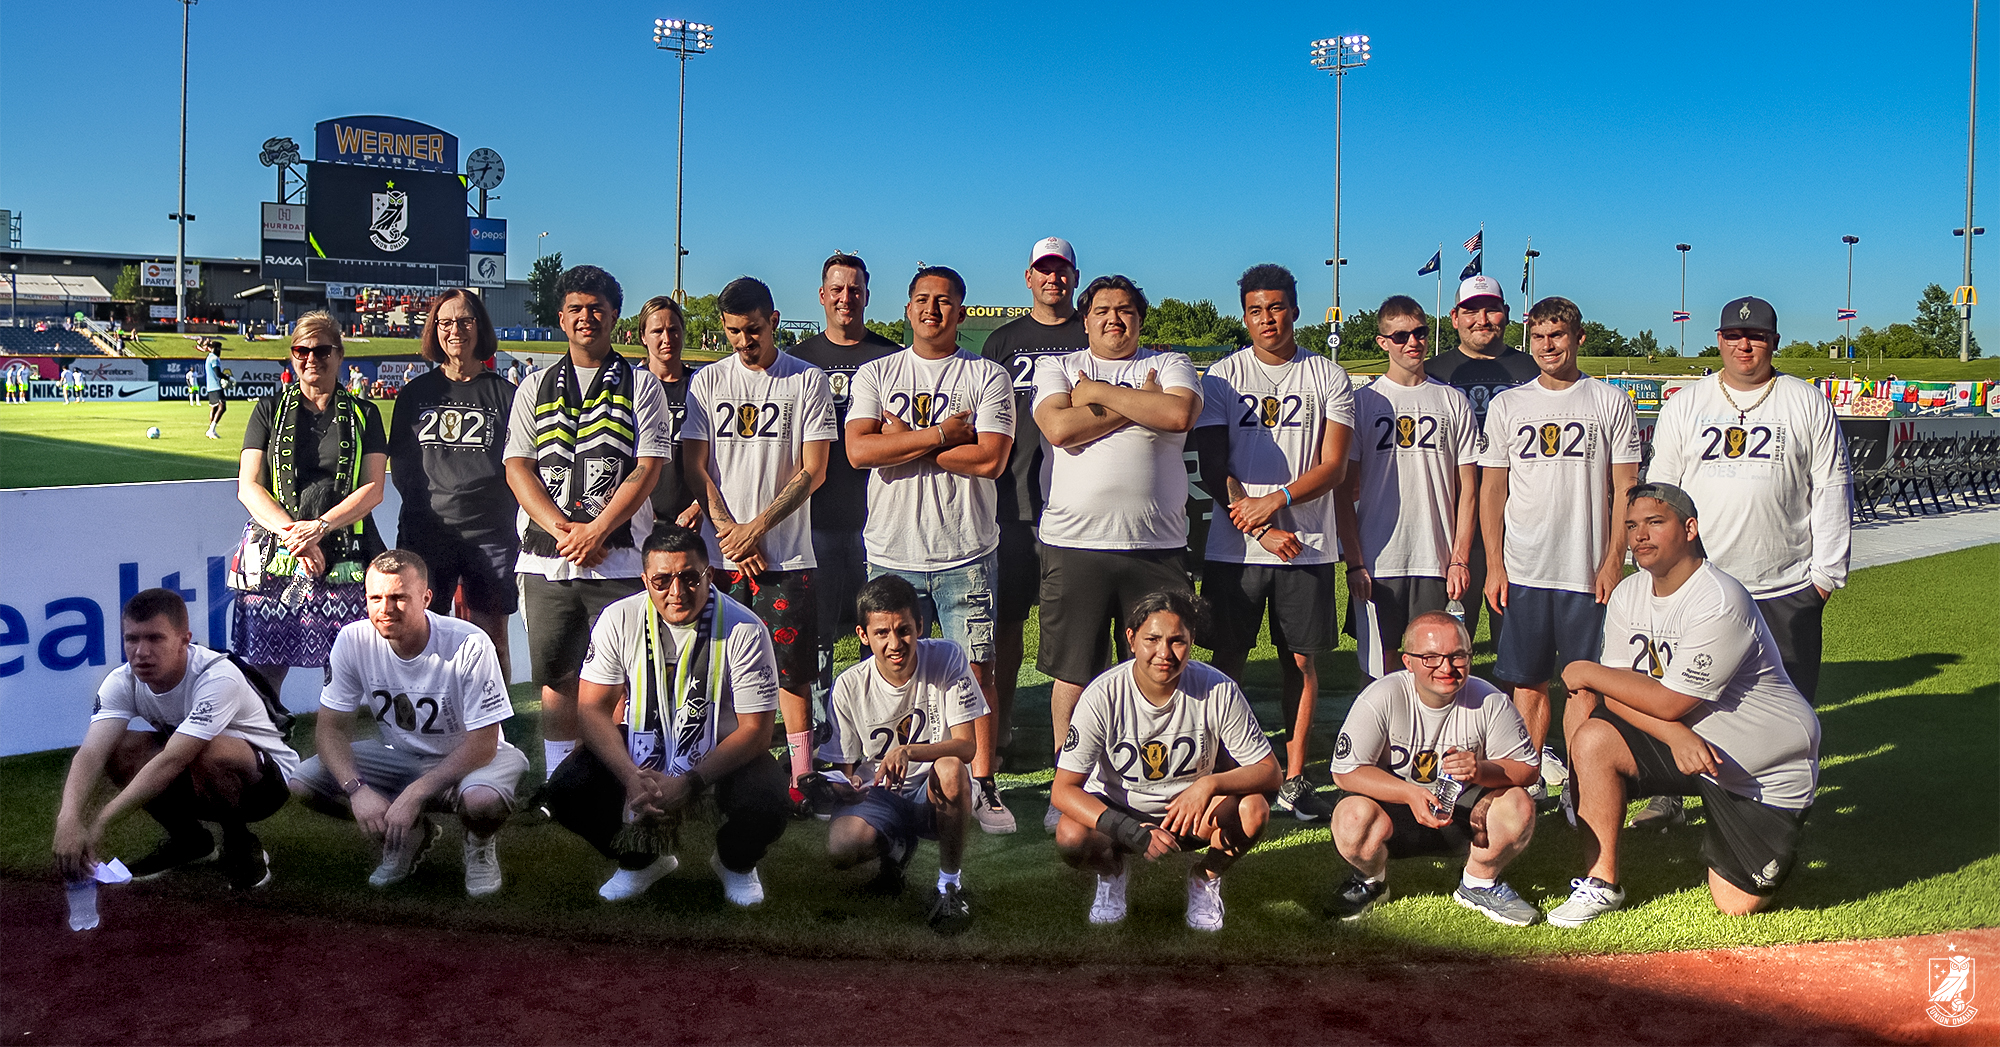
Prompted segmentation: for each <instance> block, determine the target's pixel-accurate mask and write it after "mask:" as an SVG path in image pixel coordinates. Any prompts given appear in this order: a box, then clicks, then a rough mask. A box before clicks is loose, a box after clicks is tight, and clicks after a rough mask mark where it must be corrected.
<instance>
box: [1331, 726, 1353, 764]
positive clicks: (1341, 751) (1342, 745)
mask: <svg viewBox="0 0 2000 1047" xmlns="http://www.w3.org/2000/svg"><path fill="white" fill-rule="evenodd" d="M1353 751H1354V742H1353V740H1352V739H1350V738H1348V737H1347V732H1346V731H1342V732H1340V737H1338V738H1335V739H1334V740H1333V755H1335V756H1337V757H1339V758H1340V759H1343V760H1345V759H1347V755H1348V754H1349V753H1351V752H1353Z"/></svg>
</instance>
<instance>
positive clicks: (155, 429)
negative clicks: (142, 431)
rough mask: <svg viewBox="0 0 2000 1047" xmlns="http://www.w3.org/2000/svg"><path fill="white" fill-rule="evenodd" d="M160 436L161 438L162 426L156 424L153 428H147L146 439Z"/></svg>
mask: <svg viewBox="0 0 2000 1047" xmlns="http://www.w3.org/2000/svg"><path fill="white" fill-rule="evenodd" d="M159 438H160V427H159V426H157V425H156V426H154V427H152V428H151V429H148V430H146V439H148V440H157V439H159Z"/></svg>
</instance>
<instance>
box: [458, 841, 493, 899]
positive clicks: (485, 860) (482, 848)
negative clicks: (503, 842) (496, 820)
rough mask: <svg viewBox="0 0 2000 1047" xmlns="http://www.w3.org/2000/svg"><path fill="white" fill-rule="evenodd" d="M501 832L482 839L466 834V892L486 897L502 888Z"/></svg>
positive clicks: (473, 896) (474, 896)
mask: <svg viewBox="0 0 2000 1047" xmlns="http://www.w3.org/2000/svg"><path fill="white" fill-rule="evenodd" d="M499 836H500V834H499V833H494V834H492V835H491V836H488V837H487V838H486V839H484V840H482V839H480V838H478V837H476V836H474V835H472V834H471V833H466V834H465V893H466V895H467V896H468V897H472V898H484V897H486V896H487V895H489V894H494V893H497V892H498V891H499V890H500V854H499V847H498V846H497V844H498V841H499Z"/></svg>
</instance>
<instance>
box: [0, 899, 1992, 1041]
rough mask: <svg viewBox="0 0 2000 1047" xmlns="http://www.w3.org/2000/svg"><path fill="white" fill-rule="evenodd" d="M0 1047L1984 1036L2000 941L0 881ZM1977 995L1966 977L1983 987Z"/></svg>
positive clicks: (1983, 934) (1988, 1036) (1988, 1031)
mask: <svg viewBox="0 0 2000 1047" xmlns="http://www.w3.org/2000/svg"><path fill="white" fill-rule="evenodd" d="M0 928H4V933H5V941H6V948H5V949H4V950H0V985H4V987H5V988H4V990H0V1045H11V1044H56V1043H103V1044H119V1045H128V1044H150V1043H160V1044H268V1043H330V1044H349V1043H353V1044H373V1043H385V1044H406V1043H407V1044H457V1043H468V1044H470V1043H506V1044H513V1043H523V1044H529V1043H672V1044H681V1043H759V1044H762V1043H770V1044H793V1043H798V1044H813V1043H828V1044H902V1043H912V1044H921V1043H970V1044H981V1045H1000V1044H1037V1043H1137V1044H1154V1043H1158V1044H1236V1043H1243V1044H1290V1043H1327V1042H1341V1043H1466V1042H1480V1043H1802V1044H1804V1043H1841V1044H1847V1043H1884V1042H1888V1043H1953V1044H1961V1043H1962V1044H1974V1043H1979V1044H1990V1043H1995V1042H2000V991H1992V992H1989V993H1987V994H1986V998H1985V999H1983V1000H1982V999H1980V998H1979V996H1978V994H1977V989H1976V987H1975V990H1974V992H1975V995H1974V996H1973V998H1972V1001H1971V1002H1972V1003H1973V1005H1974V1006H1976V1007H1978V1008H1979V1012H1980V1013H1979V1014H1978V1016H1977V1017H1975V1018H1974V1019H1973V1020H1972V1021H1971V1022H1970V1023H1969V1024H1966V1025H1964V1026H1962V1027H1960V1028H1956V1029H1947V1028H1943V1027H1940V1026H1939V1025H1937V1024H1936V1023H1934V1022H1932V1021H1931V1020H1930V1019H1929V1018H1928V1017H1926V1016H1925V1013H1924V1010H1925V1007H1926V1006H1927V1004H1928V998H1927V997H1928V991H1929V985H1928V973H1927V972H1928V969H1929V963H1928V961H1929V959H1930V958H1932V957H1947V956H1951V955H1954V954H1958V955H1970V956H1972V957H1974V962H1975V978H1976V977H1977V974H1978V973H1980V972H1978V970H1977V968H1978V967H1980V966H1984V967H1986V971H1985V972H1984V973H1986V974H1988V975H1989V976H2000V930H1994V929H1989V930H1980V931H1971V932H1965V933H1959V934H1946V935H1932V936H1928V937H1922V938H1904V939H1894V940H1888V941H1876V942H1843V943H1835V944H1827V945H1805V946H1793V947H1787V948H1771V949H1740V950H1710V951H1703V952H1685V953H1656V954H1651V955H1644V956H1613V957H1588V958H1570V959H1550V960H1534V961H1499V960H1474V961H1463V962H1445V963H1427V964H1404V965H1374V966H1327V967H1319V968H1311V969H1304V968H1277V967H1172V968H1165V967H1140V966H1133V967H1118V966H1095V965H1093V966H1082V967H1074V968H1061V967H1011V966H999V965H991V964H975V963H967V964H963V965H936V964H917V963H882V962H859V961H855V962H839V961H833V962H828V961H817V960H797V959H789V958H785V957H777V956H768V955H761V954H753V953H736V952H711V951H683V952H675V953H667V954H663V953H661V952H660V951H659V950H657V949H640V948H636V947H630V946H621V945H604V944H577V943H568V942H560V941H550V940H546V939H539V938H527V937H520V936H510V935H499V934H486V933H468V932H454V931H447V930H436V929H430V928H413V927H381V926H364V925H354V924H345V923H335V922H333V921H329V920H325V919H320V918H316V917H311V916H303V915H288V914H277V913H272V912H268V911H264V910H260V909H256V908H250V907H242V906H236V905H231V904H230V903H229V902H228V900H227V899H226V898H220V897H218V898H216V899H215V900H213V901H212V902H206V901H204V902H196V901H190V900H183V899H175V898H168V897H162V896H159V895H155V894H151V893H149V892H146V891H144V890H125V891H122V892H121V894H120V896H119V897H118V898H117V899H116V905H115V908H114V907H109V906H108V907H107V922H106V924H105V926H103V927H101V928H99V929H97V930H94V931H90V932H86V933H82V934H75V933H71V932H70V931H69V930H68V929H67V925H66V924H65V923H64V922H63V908H62V899H61V897H60V896H59V892H57V891H53V890H50V889H49V887H48V885H47V884H46V883H42V882H33V881H20V880H6V881H0ZM1975 985H1976V983H1975Z"/></svg>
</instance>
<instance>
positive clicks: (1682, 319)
mask: <svg viewBox="0 0 2000 1047" xmlns="http://www.w3.org/2000/svg"><path fill="white" fill-rule="evenodd" d="M1485 246H1486V230H1485V229H1484V228H1482V229H1480V230H1479V231H1478V232H1476V233H1474V234H1472V239H1470V240H1467V241H1466V242H1465V250H1466V252H1467V253H1469V254H1471V255H1472V260H1471V261H1469V262H1467V263H1465V268H1464V269H1463V270H1461V271H1460V272H1459V274H1458V278H1459V279H1460V280H1470V279H1471V278H1473V277H1475V276H1478V275H1479V274H1481V273H1483V272H1485V271H1486V270H1485V268H1484V267H1483V264H1484V263H1483V260H1484V258H1485V256H1486V252H1485ZM1532 257H1533V255H1531V254H1529V253H1527V252H1523V253H1522V255H1521V293H1522V294H1527V293H1528V264H1529V259H1530V258H1532ZM1443 267H1444V248H1442V247H1440V248H1438V249H1437V251H1436V253H1434V254H1432V255H1431V260H1430V261H1428V262H1425V263H1424V265H1423V268H1421V269H1418V270H1417V275H1418V276H1429V275H1431V274H1432V273H1435V272H1437V271H1438V270H1439V269H1441V268H1443ZM1855 315H1856V314H1855V312H1854V310H1852V309H1835V310H1834V311H1833V319H1834V321H1835V322H1836V323H1845V322H1846V321H1849V320H1852V319H1854V318H1855ZM1692 319H1694V317H1693V316H1691V315H1690V314H1689V313H1688V312H1687V311H1686V310H1682V309H1676V310H1674V321H1673V322H1674V323H1677V324H1684V323H1687V322H1688V321H1689V320H1692Z"/></svg>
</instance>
